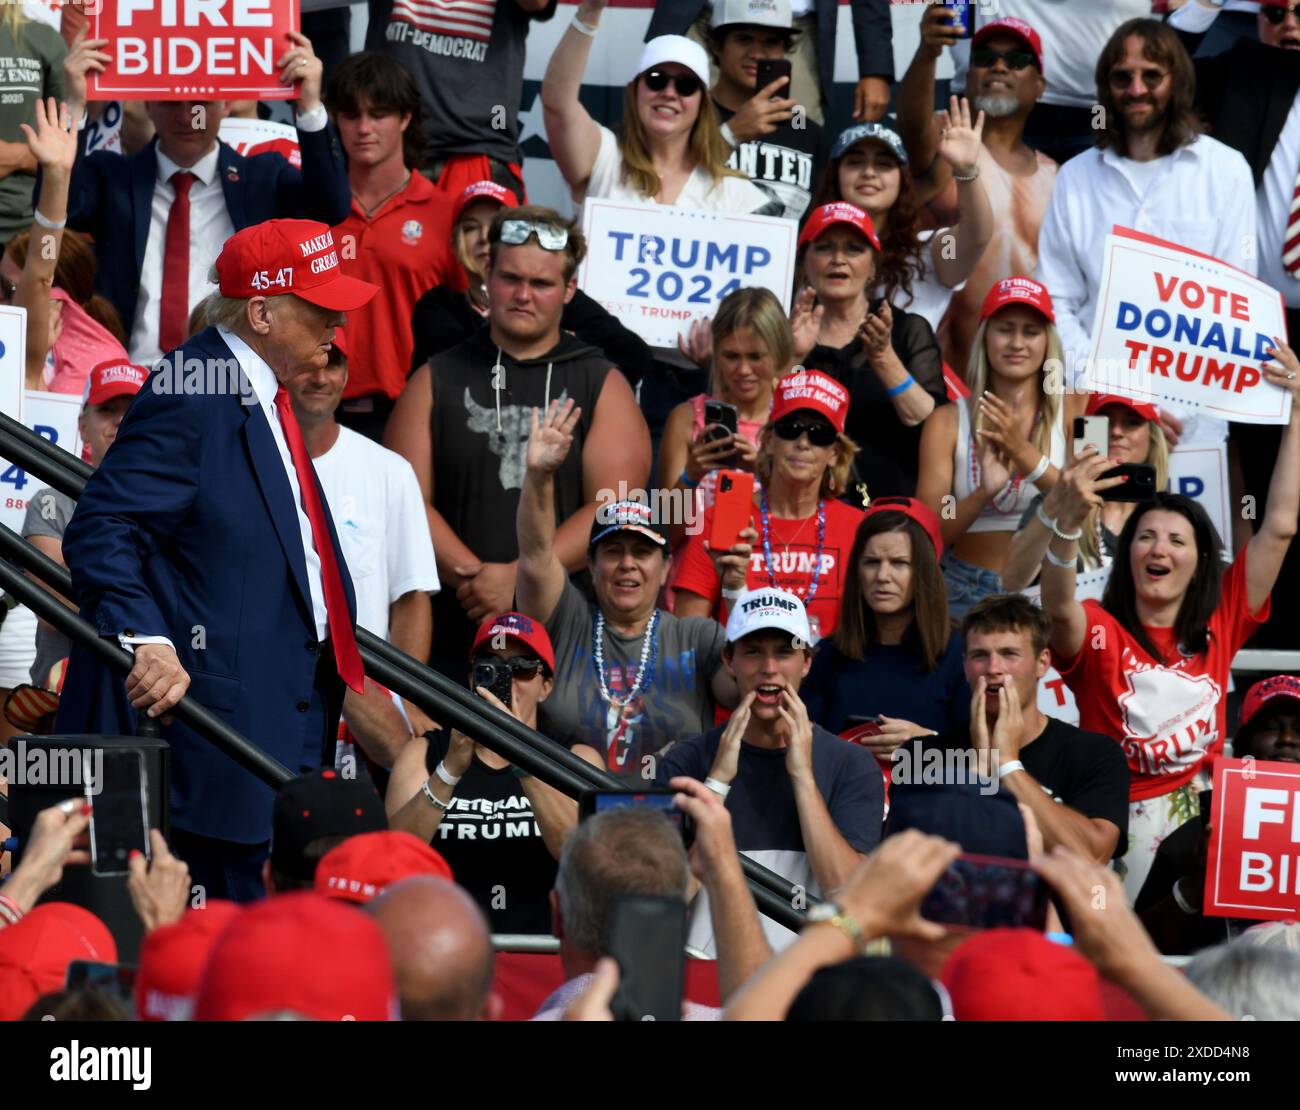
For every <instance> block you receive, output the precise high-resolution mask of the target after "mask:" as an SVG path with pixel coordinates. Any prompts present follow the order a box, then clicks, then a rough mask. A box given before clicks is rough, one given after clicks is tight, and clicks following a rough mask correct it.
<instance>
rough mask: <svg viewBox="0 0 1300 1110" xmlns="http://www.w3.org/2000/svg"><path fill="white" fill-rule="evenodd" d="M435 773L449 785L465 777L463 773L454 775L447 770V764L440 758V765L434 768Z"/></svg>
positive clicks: (453, 784)
mask: <svg viewBox="0 0 1300 1110" xmlns="http://www.w3.org/2000/svg"><path fill="white" fill-rule="evenodd" d="M433 773H434V774H435V775H437V776H438V777H439V778H440V779H442V781H443V782H445V783H446V784H447V785H448V786H455V785H456V784H457V783H458V782H460V780H461V779H462V778H463V777H464V776H463V775H453V774H452V773H451V772H450V771H448V770H447V764H445V763H444V762H443V761H442V760H438V766H437V767H435V768H434V769H433Z"/></svg>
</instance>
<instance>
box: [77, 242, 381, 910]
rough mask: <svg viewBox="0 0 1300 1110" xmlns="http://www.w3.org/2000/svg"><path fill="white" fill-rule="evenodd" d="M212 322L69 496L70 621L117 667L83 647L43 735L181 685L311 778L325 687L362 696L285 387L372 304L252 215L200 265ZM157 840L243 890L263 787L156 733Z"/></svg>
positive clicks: (349, 622) (342, 579) (90, 725)
mask: <svg viewBox="0 0 1300 1110" xmlns="http://www.w3.org/2000/svg"><path fill="white" fill-rule="evenodd" d="M215 271H216V279H217V281H218V284H219V289H220V294H221V298H220V300H219V301H218V302H217V304H216V306H215V310H214V319H215V321H216V323H215V324H214V326H213V327H210V328H208V329H207V330H205V331H203V332H201V333H200V334H198V335H196V336H195V337H194V338H193V339H192V340H190V341H189V342H188V343H186V344H185V345H184V346H182V347H180V348H178V349H177V350H175V351H173V352H172V353H171V354H170V356H168V357H167V358H164V359H163V360H162V361H161V362H160V363H159V364H158V367H157V368H156V369H155V371H154V372H153V374H152V375H151V376H150V378H149V379H148V381H146V383H145V385H144V388H143V389H142V390H141V391H140V392H139V393H138V394H137V395H136V397H135V399H134V400H133V401H132V404H131V407H130V409H129V410H128V411H127V414H126V417H125V419H124V420H123V421H122V425H121V428H120V429H119V431H118V434H117V440H116V442H115V443H114V445H113V450H112V451H111V452H109V453H108V454H107V455H106V456H105V458H104V461H103V463H102V464H101V466H100V467H99V469H98V470H96V472H95V474H94V476H93V477H92V478H91V479H90V481H89V482H88V483H87V484H86V488H85V491H84V493H83V494H82V497H81V500H80V502H79V503H78V506H77V511H76V513H75V514H74V516H73V518H72V521H71V522H70V524H69V525H68V529H67V533H66V535H65V537H64V544H63V552H64V557H65V559H66V561H67V564H68V568H69V570H70V571H71V572H72V581H73V589H74V593H75V596H76V600H77V602H78V603H79V604H80V606H81V611H82V615H83V616H84V617H86V618H87V619H88V620H90V621H91V622H92V623H93V624H94V625H95V627H96V628H97V629H98V631H99V633H100V635H101V636H106V637H109V638H111V639H114V640H117V641H118V642H120V643H121V644H122V645H123V646H124V647H126V648H128V649H129V650H132V651H133V652H134V654H135V666H134V668H133V669H132V671H131V673H130V675H129V676H128V677H127V679H126V681H125V684H124V683H123V681H122V679H121V678H120V677H119V676H117V675H115V674H113V673H112V672H111V671H110V670H109V669H108V668H106V667H104V666H103V665H102V664H101V663H99V662H98V661H97V660H96V659H94V657H92V656H91V655H89V654H88V653H86V652H85V651H84V650H80V649H78V650H75V651H74V653H73V655H72V658H71V662H70V663H69V667H68V675H67V679H66V681H65V684H64V690H63V699H62V702H61V704H60V709H59V719H58V725H59V728H60V729H61V730H63V731H66V732H86V733H118V734H129V733H132V732H134V721H135V716H136V712H137V711H146V712H147V713H148V714H149V715H150V716H153V717H163V719H164V720H165V719H166V718H165V717H164V716H163V715H164V714H165V713H166V711H167V710H168V709H170V708H171V707H172V706H174V705H175V704H176V703H177V702H178V701H179V700H180V698H181V697H182V696H184V695H185V694H186V692H187V691H188V692H189V693H190V694H191V695H192V696H194V697H195V698H196V699H197V700H198V701H199V702H201V703H202V704H203V705H205V706H207V708H209V709H211V710H212V711H213V712H214V713H216V714H217V715H218V716H219V717H221V718H222V719H223V720H225V721H226V722H228V723H229V724H230V725H231V726H232V727H233V728H235V729H237V730H238V731H239V732H241V733H243V734H244V735H245V736H247V737H249V738H250V739H251V740H252V741H253V742H254V743H255V744H256V745H257V746H258V747H260V748H262V749H263V750H264V751H266V752H267V753H268V754H270V755H272V756H274V757H275V758H276V759H278V760H279V761H280V762H281V763H283V764H284V765H285V766H287V767H288V768H289V769H290V770H291V771H295V772H298V771H307V770H310V769H312V768H315V767H319V766H321V765H322V764H326V765H331V764H332V760H333V749H334V737H335V735H336V730H337V722H338V715H339V709H340V706H341V704H342V700H343V691H344V687H345V685H346V686H347V687H348V688H351V689H353V690H356V691H357V692H358V693H359V692H360V691H361V689H362V685H363V680H364V670H363V667H362V664H361V658H360V655H359V654H358V652H357V646H356V640H355V636H354V631H353V625H354V620H355V608H356V606H355V599H354V596H353V591H352V580H351V578H350V576H349V574H348V571H347V567H346V565H345V563H344V559H343V555H342V552H341V550H340V548H339V543H338V538H337V536H336V534H335V532H334V527H333V524H332V522H331V520H330V514H329V511H328V507H327V506H326V504H325V497H324V493H323V492H322V490H321V486H320V483H319V482H318V480H317V478H316V472H315V470H314V469H313V467H312V464H311V459H310V457H309V455H308V453H307V450H306V448H305V446H304V444H303V439H302V432H301V430H300V428H299V426H298V423H297V420H296V419H295V418H294V415H293V408H292V405H291V404H290V399H289V394H288V391H287V390H286V388H285V384H284V383H285V382H288V381H291V380H292V379H293V378H294V377H295V376H296V375H298V374H303V373H312V372H314V371H315V370H316V369H318V368H319V367H321V366H324V365H325V363H326V361H327V360H328V358H329V353H330V345H331V343H332V341H333V339H334V332H335V329H336V328H337V327H339V326H341V325H342V324H343V322H344V319H345V316H344V314H345V313H346V312H348V311H351V310H355V309H358V308H360V307H361V306H362V305H364V304H365V303H367V302H368V301H369V300H370V298H371V297H373V296H374V294H375V293H376V292H377V287H376V286H374V285H371V284H370V283H368V282H364V281H359V280H357V279H356V278H351V277H347V276H345V275H344V274H343V273H342V272H341V270H340V269H339V259H338V251H337V249H336V247H335V244H334V240H333V237H332V235H331V233H330V229H329V227H328V226H326V225H325V224H322V223H316V222H314V221H310V220H268V221H267V222H265V223H262V224H258V225H256V226H254V227H248V228H245V229H244V230H243V231H240V232H237V233H236V234H235V235H234V236H232V237H231V239H230V240H229V241H228V242H227V243H226V245H225V248H224V249H223V250H222V252H221V255H220V257H219V258H218V259H217V263H216V266H215ZM162 731H163V736H164V737H165V738H166V739H167V740H168V742H169V743H170V744H171V750H172V759H171V776H172V777H171V799H170V800H171V819H172V835H173V845H174V847H175V849H176V851H177V853H178V854H179V855H180V856H181V857H182V858H183V859H185V860H186V861H187V862H188V863H189V866H190V872H191V875H192V876H193V878H194V881H195V882H196V883H198V884H200V885H201V886H203V887H204V889H205V891H206V894H207V896H208V897H225V898H233V899H235V900H237V901H248V900H252V899H253V898H256V897H259V896H260V892H261V889H262V884H261V866H262V862H263V860H264V859H266V857H267V854H268V850H269V840H270V835H271V806H272V800H273V791H272V790H271V788H270V787H269V786H266V785H264V784H263V783H262V782H261V781H260V780H259V779H257V778H256V777H255V776H254V775H252V774H251V773H249V772H248V771H245V770H244V769H243V768H241V767H240V766H239V765H238V764H236V763H235V761H234V760H232V759H230V758H229V757H228V756H226V755H224V754H222V753H221V752H219V751H218V750H217V749H216V748H215V747H214V746H213V745H212V744H210V743H209V742H207V741H206V740H204V739H203V738H202V737H200V736H199V735H197V734H196V733H195V732H193V731H192V730H190V729H188V728H186V727H184V726H182V725H180V724H178V723H172V724H166V725H164V727H163V730H162Z"/></svg>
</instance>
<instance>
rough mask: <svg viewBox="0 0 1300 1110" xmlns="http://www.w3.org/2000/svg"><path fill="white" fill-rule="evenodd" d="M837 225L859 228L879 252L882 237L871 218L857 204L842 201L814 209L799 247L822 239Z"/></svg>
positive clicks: (801, 235) (801, 234) (802, 233)
mask: <svg viewBox="0 0 1300 1110" xmlns="http://www.w3.org/2000/svg"><path fill="white" fill-rule="evenodd" d="M835 224H848V225H849V226H850V227H855V228H857V229H858V230H859V231H860V232H862V234H863V235H865V236H866V237H867V240H868V242H870V243H871V245H872V246H873V247H875V248H876V250H877V252H879V250H880V237H879V236H878V235H876V225H875V224H873V223H872V222H871V217H870V216H868V215H867V214H866V213H865V212H864V211H862V209H861V208H859V207H858V206H857V205H856V204H848V203H847V202H845V201H842V200H837V201H834V202H833V203H831V204H823V205H822V206H821V207H820V208H814V209H813V211H812V215H810V216H809V217H808V222H807V223H805V224H804V225H803V230H802V231H801V232H799V246H800V247H803V246H804V245H805V244H807V243H811V242H812V241H813V240H814V239H820V238H821V236H822V233H823V232H825V231H826V230H827V228H830V227H833V226H834V225H835Z"/></svg>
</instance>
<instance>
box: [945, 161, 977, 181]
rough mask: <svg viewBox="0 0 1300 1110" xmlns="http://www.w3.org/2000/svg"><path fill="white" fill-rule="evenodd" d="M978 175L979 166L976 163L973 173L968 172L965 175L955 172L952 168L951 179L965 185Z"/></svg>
mask: <svg viewBox="0 0 1300 1110" xmlns="http://www.w3.org/2000/svg"><path fill="white" fill-rule="evenodd" d="M979 175H980V168H979V166H978V165H976V167H975V172H974V173H971V174H968V175H967V176H965V177H962V175H961V174H959V173H957V172H956V171H955V170H954V171H953V175H952V176H953V180H955V181H960V182H961V183H962V184H964V185H965V184H969V183H970V182H972V181H974V180H975V179H976V178H977V177H979Z"/></svg>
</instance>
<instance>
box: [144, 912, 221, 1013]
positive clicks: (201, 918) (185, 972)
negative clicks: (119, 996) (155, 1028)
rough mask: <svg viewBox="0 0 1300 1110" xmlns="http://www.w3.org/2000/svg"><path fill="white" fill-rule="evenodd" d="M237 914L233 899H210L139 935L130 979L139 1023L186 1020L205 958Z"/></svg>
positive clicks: (192, 1006) (191, 1009) (191, 1007)
mask: <svg viewBox="0 0 1300 1110" xmlns="http://www.w3.org/2000/svg"><path fill="white" fill-rule="evenodd" d="M239 913H240V907H239V906H238V905H237V904H236V903H234V902H226V901H222V900H220V899H217V898H213V899H210V900H209V901H208V902H207V904H206V905H204V907H203V908H202V909H191V910H189V911H187V912H186V914H185V916H184V917H182V918H181V919H180V920H179V921H177V922H176V923H175V924H174V925H160V926H159V927H158V928H156V929H155V930H154V931H153V932H152V933H150V934H149V935H148V936H146V937H145V938H144V943H143V944H142V945H141V946H140V970H139V971H138V972H137V973H136V977H135V1012H136V1016H137V1017H138V1018H139V1019H140V1020H141V1021H186V1020H188V1019H189V1016H190V1013H191V1012H192V1011H193V1009H194V996H195V994H196V993H198V989H199V982H200V981H201V980H202V978H203V968H204V966H205V965H206V964H207V962H208V956H210V955H211V954H212V949H213V948H214V947H216V943H217V938H218V937H220V936H221V934H222V933H223V932H224V931H225V929H226V926H227V925H229V924H230V923H231V922H232V921H234V919H235V918H236V917H238V916H239Z"/></svg>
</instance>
